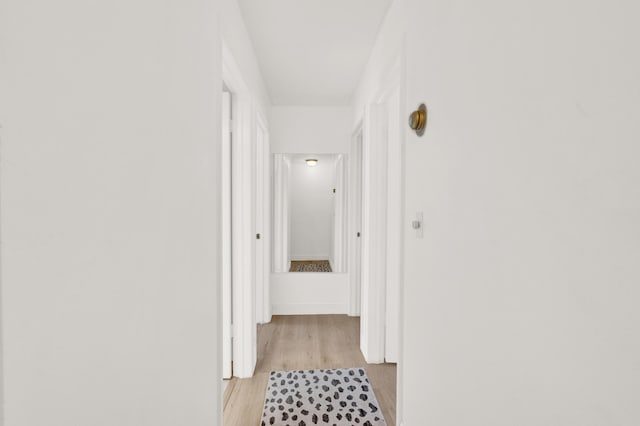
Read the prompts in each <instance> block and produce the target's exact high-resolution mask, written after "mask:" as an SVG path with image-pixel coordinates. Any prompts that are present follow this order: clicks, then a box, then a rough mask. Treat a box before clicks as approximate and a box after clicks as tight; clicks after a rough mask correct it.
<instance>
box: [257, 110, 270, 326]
mask: <svg viewBox="0 0 640 426" xmlns="http://www.w3.org/2000/svg"><path fill="white" fill-rule="evenodd" d="M255 118H256V128H255V131H256V138H255V185H256V191H255V194H256V200H255V210H254V212H255V225H256V234H258V233H259V234H260V239H259V240H256V241H255V248H256V264H255V268H256V275H255V283H256V320H257V321H258V323H260V324H264V323H268V322H270V321H271V298H270V285H269V278H270V276H271V152H270V151H271V149H270V147H269V132H268V127H267V121H266V119H265V118H264V116H263V115H262V114H261V113H260V112H258V111H256V117H255Z"/></svg>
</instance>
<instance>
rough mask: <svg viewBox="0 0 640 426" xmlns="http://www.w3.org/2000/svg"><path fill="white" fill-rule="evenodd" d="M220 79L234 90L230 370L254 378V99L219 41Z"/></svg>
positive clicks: (231, 58)
mask: <svg viewBox="0 0 640 426" xmlns="http://www.w3.org/2000/svg"><path fill="white" fill-rule="evenodd" d="M222 80H223V82H224V84H225V85H226V86H227V88H228V89H229V90H230V91H231V92H232V93H233V95H234V96H233V98H232V113H231V115H232V117H233V120H232V125H231V127H232V134H233V141H232V144H231V194H232V196H231V198H232V199H231V211H232V214H231V229H232V232H231V240H232V243H231V244H232V254H231V257H232V267H231V276H232V292H233V302H232V303H233V305H232V321H233V323H232V337H233V374H234V376H235V377H240V378H246V377H251V376H253V372H254V370H255V365H256V360H257V342H256V337H257V331H256V306H255V280H254V274H255V272H254V257H255V251H254V250H255V246H254V244H255V243H254V242H255V232H254V231H255V220H254V216H253V208H254V206H253V204H254V191H255V188H254V186H255V183H254V182H255V179H254V173H253V171H254V167H253V163H252V162H251V161H250V160H251V159H252V158H253V150H254V132H253V127H254V126H253V121H254V119H253V117H254V115H255V109H256V106H255V103H254V101H253V99H252V97H251V92H250V90H249V88H248V86H247V84H246V83H245V81H244V80H243V78H242V73H241V72H240V68H239V67H238V65H237V62H236V60H235V58H234V57H233V55H232V54H231V51H230V50H229V48H228V47H227V45H226V43H225V42H224V41H223V43H222Z"/></svg>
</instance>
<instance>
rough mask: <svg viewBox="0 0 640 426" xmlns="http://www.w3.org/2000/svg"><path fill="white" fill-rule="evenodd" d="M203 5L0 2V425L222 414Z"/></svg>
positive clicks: (208, 35)
mask: <svg viewBox="0 0 640 426" xmlns="http://www.w3.org/2000/svg"><path fill="white" fill-rule="evenodd" d="M216 5H217V3H216V2H210V1H203V0H183V1H180V2H161V3H158V2H155V1H150V0H126V1H124V0H113V1H109V2H91V3H87V2H85V1H79V0H60V1H56V2H50V1H42V0H34V1H30V2H24V1H21V0H6V1H3V2H2V4H1V5H0V43H1V44H0V57H1V58H2V59H1V60H2V65H0V93H2V95H1V96H0V124H1V125H2V130H1V131H2V135H1V137H2V147H1V149H2V152H1V158H2V182H1V183H2V188H1V193H2V205H1V216H2V236H1V240H2V246H1V253H0V255H1V257H2V286H3V289H2V292H3V300H2V303H3V305H2V316H3V324H2V326H3V337H4V348H3V349H4V388H5V395H4V396H5V398H4V407H5V412H4V415H5V424H6V425H7V426H35V425H47V426H68V425H92V426H113V425H118V426H151V425H153V426H175V425H182V424H184V425H187V424H188V425H192V426H210V425H215V424H218V425H219V424H221V422H222V416H221V415H220V414H221V411H222V408H221V398H220V387H221V384H222V383H221V381H220V377H221V370H220V363H221V358H220V349H219V343H218V342H219V340H220V338H221V336H220V329H219V327H220V322H219V313H220V310H219V297H218V292H219V290H218V283H219V279H220V270H219V266H218V260H217V259H219V258H220V251H219V249H220V241H221V238H220V230H219V228H220V198H219V197H220V189H219V186H220V143H219V140H220V133H221V128H220V116H221V112H220V104H221V100H220V92H221V80H220V69H221V60H220V46H219V42H220V38H219V27H218V24H217V23H218V16H217V15H218V11H217V10H216V7H217V6H216ZM217 141H218V143H216V142H217Z"/></svg>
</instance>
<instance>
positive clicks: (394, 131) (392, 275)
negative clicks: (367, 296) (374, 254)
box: [384, 85, 405, 362]
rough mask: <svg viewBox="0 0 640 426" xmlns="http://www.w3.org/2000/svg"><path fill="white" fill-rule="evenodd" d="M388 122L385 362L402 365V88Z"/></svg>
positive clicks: (393, 96)
mask: <svg viewBox="0 0 640 426" xmlns="http://www.w3.org/2000/svg"><path fill="white" fill-rule="evenodd" d="M384 109H385V113H386V116H387V118H386V122H387V149H386V153H387V164H386V166H387V223H386V232H387V238H386V243H387V249H386V266H387V268H386V269H387V271H386V272H387V278H386V300H385V333H384V359H385V361H386V362H398V360H399V355H400V289H401V287H402V268H403V250H404V247H403V245H404V239H403V238H402V237H403V226H402V225H403V222H404V221H403V217H404V194H403V193H404V187H403V184H404V182H403V179H402V178H403V176H404V173H403V169H404V167H403V163H404V158H403V157H402V156H403V154H404V149H403V148H404V140H403V139H404V138H403V136H404V127H403V126H404V125H405V121H404V117H401V111H402V105H401V88H400V86H399V85H398V86H396V87H395V89H393V90H392V92H391V93H390V94H389V96H388V97H385V99H384Z"/></svg>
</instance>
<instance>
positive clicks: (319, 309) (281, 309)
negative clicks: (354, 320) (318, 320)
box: [272, 303, 347, 315]
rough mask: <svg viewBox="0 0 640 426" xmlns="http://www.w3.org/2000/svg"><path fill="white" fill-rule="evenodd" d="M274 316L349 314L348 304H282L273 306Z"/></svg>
mask: <svg viewBox="0 0 640 426" xmlns="http://www.w3.org/2000/svg"><path fill="white" fill-rule="evenodd" d="M272 312H273V315H330V314H340V315H341V314H344V315H346V314H347V304H346V303H336V304H320V303H313V304H311V303H309V304H301V303H296V304H293V303H292V304H280V305H273V306H272Z"/></svg>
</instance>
